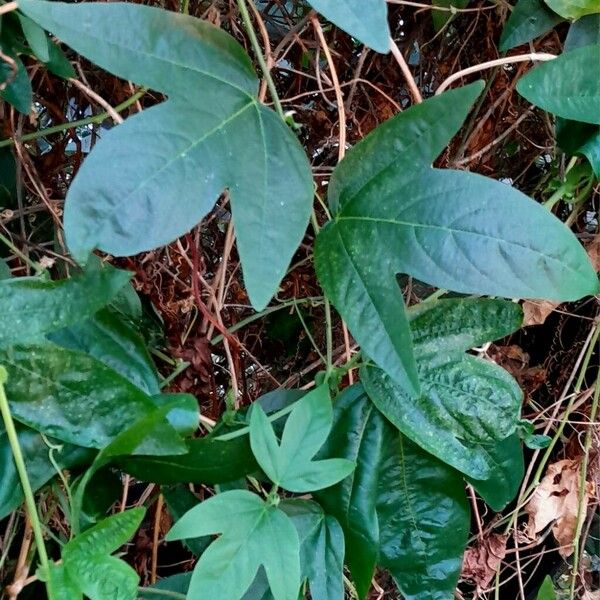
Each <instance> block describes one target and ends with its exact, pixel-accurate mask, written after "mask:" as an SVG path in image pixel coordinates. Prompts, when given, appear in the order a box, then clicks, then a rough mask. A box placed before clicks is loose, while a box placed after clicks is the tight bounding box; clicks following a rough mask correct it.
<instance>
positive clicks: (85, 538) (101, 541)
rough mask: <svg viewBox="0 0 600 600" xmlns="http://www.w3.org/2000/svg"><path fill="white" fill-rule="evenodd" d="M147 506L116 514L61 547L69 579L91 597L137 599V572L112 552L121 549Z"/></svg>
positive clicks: (98, 598)
mask: <svg viewBox="0 0 600 600" xmlns="http://www.w3.org/2000/svg"><path fill="white" fill-rule="evenodd" d="M144 513H145V509H144V508H134V509H132V510H128V511H125V512H121V513H116V514H115V515H112V516H110V517H108V518H107V519H104V520H102V521H100V523H98V524H97V525H95V526H94V527H92V528H91V529H88V530H87V531H85V532H84V533H81V534H79V535H77V536H76V537H75V538H74V539H73V540H71V541H70V542H69V543H68V544H67V545H66V546H65V547H64V548H63V550H62V559H63V564H64V566H65V569H66V571H67V574H68V576H69V578H70V579H71V580H72V581H73V582H75V583H76V584H77V586H78V587H79V589H80V590H81V591H82V592H83V593H84V594H85V595H86V596H87V597H88V598H90V599H91V600H106V599H107V598H111V600H135V598H137V586H138V583H139V576H138V574H137V573H136V572H135V571H134V570H133V569H132V568H131V567H130V566H129V565H128V564H127V563H126V562H124V561H122V560H121V559H118V558H116V557H114V556H110V553H112V552H115V551H116V550H118V549H119V548H120V547H121V546H122V545H123V544H124V543H125V542H126V541H127V540H128V539H129V538H130V537H131V536H132V535H133V534H134V533H135V532H136V531H137V528H138V527H139V525H140V523H141V521H142V519H143V518H144Z"/></svg>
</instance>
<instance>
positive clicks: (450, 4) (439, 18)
mask: <svg viewBox="0 0 600 600" xmlns="http://www.w3.org/2000/svg"><path fill="white" fill-rule="evenodd" d="M432 4H433V6H441V7H442V8H466V7H467V6H469V0H433V1H432ZM455 14H456V13H452V12H450V11H441V10H432V11H431V17H432V18H433V26H434V27H435V30H436V31H440V30H441V29H442V28H443V27H444V26H445V25H446V23H448V21H450V19H453V18H454V16H455Z"/></svg>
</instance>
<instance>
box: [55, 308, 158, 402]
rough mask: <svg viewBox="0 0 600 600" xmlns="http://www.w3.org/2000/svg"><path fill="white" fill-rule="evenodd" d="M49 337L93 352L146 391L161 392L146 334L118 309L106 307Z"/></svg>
mask: <svg viewBox="0 0 600 600" xmlns="http://www.w3.org/2000/svg"><path fill="white" fill-rule="evenodd" d="M48 338H49V339H50V341H52V342H54V343H55V344H57V345H59V346H62V347H63V348H68V349H70V350H80V351H81V352H85V353H86V354H89V355H90V356H93V357H94V358H96V359H97V360H99V361H100V362H101V363H103V364H105V365H106V366H107V367H110V368H111V369H114V370H115V371H116V372H117V373H119V374H120V375H123V377H125V378H126V379H128V380H129V381H131V383H133V384H134V385H136V386H137V387H138V388H140V389H141V390H142V391H143V392H145V393H147V394H150V395H155V394H160V387H159V384H158V377H157V375H156V368H155V367H154V363H153V362H152V359H151V358H150V354H149V353H148V350H147V348H146V344H145V342H144V340H143V338H142V336H141V335H140V334H139V333H137V331H135V330H134V329H133V327H131V325H129V324H128V323H127V322H126V321H125V320H124V319H123V318H121V317H120V315H119V313H117V311H115V310H111V309H110V308H104V309H103V310H101V311H99V312H98V313H96V314H95V315H94V316H93V317H92V318H91V319H88V320H87V321H81V322H79V323H75V324H74V325H71V326H70V327H68V328H66V329H61V330H59V331H54V332H52V333H51V334H50V335H49V336H48Z"/></svg>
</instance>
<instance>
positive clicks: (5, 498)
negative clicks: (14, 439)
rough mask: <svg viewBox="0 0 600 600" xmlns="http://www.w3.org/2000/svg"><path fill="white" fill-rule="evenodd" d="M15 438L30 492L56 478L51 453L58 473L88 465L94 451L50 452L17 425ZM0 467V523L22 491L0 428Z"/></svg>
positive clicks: (65, 447)
mask: <svg viewBox="0 0 600 600" xmlns="http://www.w3.org/2000/svg"><path fill="white" fill-rule="evenodd" d="M17 436H18V440H19V446H20V447H21V452H22V453H23V458H24V459H25V464H26V465H27V476H28V477H29V482H30V483H31V487H32V489H33V491H34V492H35V491H37V490H39V489H40V488H41V487H42V486H43V485H44V484H46V483H47V482H48V481H50V480H51V479H52V478H53V477H55V476H56V475H57V472H56V467H55V466H54V465H53V464H52V462H51V460H50V452H51V451H52V452H53V457H54V460H55V462H56V464H57V465H58V466H59V468H61V469H70V468H72V467H76V466H79V465H84V464H89V463H91V462H92V460H93V459H94V455H95V452H94V451H92V450H89V449H87V448H80V447H78V446H72V445H70V444H62V445H61V446H60V449H55V450H51V449H50V447H49V446H48V444H47V443H46V442H45V441H44V438H42V436H41V435H40V434H39V433H38V432H37V431H33V430H32V429H29V428H28V427H25V426H23V425H17ZM48 442H49V443H50V444H53V445H57V444H58V443H59V442H57V440H53V439H49V440H48ZM0 465H2V469H0V519H3V518H4V517H6V516H7V515H8V514H10V513H11V512H12V511H13V510H15V509H16V508H18V507H19V505H20V504H21V503H22V502H23V489H22V487H21V483H20V480H19V474H18V473H17V469H16V467H15V463H14V460H13V457H12V450H11V448H10V443H9V441H8V437H7V435H6V431H5V430H4V429H3V428H2V427H0Z"/></svg>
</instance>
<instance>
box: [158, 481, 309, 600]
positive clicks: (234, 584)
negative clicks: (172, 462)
mask: <svg viewBox="0 0 600 600" xmlns="http://www.w3.org/2000/svg"><path fill="white" fill-rule="evenodd" d="M212 534H221V535H220V537H219V538H218V539H217V540H216V541H215V542H213V543H212V544H211V545H210V546H209V547H208V549H207V550H206V551H205V552H204V554H203V555H202V556H201V558H200V560H199V561H198V563H197V565H196V567H195V569H194V574H193V576H192V580H191V582H190V587H189V591H188V595H187V597H188V600H196V599H197V598H227V600H239V599H240V598H242V597H243V595H244V592H245V591H246V590H247V589H248V588H249V587H250V585H251V584H252V582H253V581H254V578H255V577H256V574H257V573H258V569H259V567H260V566H261V565H262V566H263V567H264V569H265V572H266V575H267V579H268V581H269V586H270V588H271V592H272V594H273V596H274V598H275V600H297V597H298V590H299V588H300V542H299V540H298V534H297V533H296V529H295V527H294V525H293V524H292V522H291V521H290V519H289V518H288V516H287V515H286V514H285V513H284V512H282V511H281V510H280V509H278V508H276V507H274V506H269V505H268V504H266V503H265V502H263V501H262V500H261V499H260V498H259V497H258V496H257V495H255V494H252V493H251V492H248V491H245V490H234V491H229V492H224V493H222V494H218V495H217V496H213V497H212V498H210V499H209V500H206V501H204V502H202V503H201V504H199V505H198V506H196V507H194V508H192V509H191V510H190V511H188V512H187V513H186V514H185V515H184V516H183V517H182V518H181V519H179V521H177V523H175V525H174V526H173V528H172V529H171V531H170V532H169V533H168V534H167V536H166V540H167V541H172V540H181V539H188V538H191V537H202V536H205V535H212Z"/></svg>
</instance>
